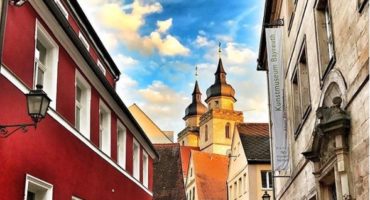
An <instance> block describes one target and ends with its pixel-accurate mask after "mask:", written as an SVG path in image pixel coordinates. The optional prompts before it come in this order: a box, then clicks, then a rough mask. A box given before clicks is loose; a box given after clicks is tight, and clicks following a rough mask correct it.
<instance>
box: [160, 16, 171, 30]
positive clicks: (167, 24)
mask: <svg viewBox="0 0 370 200" xmlns="http://www.w3.org/2000/svg"><path fill="white" fill-rule="evenodd" d="M157 26H158V32H160V33H165V32H167V30H168V29H169V28H171V26H172V18H169V19H167V20H164V21H157Z"/></svg>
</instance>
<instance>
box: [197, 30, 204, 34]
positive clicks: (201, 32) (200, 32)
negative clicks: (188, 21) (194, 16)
mask: <svg viewBox="0 0 370 200" xmlns="http://www.w3.org/2000/svg"><path fill="white" fill-rule="evenodd" d="M198 33H199V35H206V32H205V31H204V30H199V31H198Z"/></svg>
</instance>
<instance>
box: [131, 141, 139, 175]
mask: <svg viewBox="0 0 370 200" xmlns="http://www.w3.org/2000/svg"><path fill="white" fill-rule="evenodd" d="M132 144H133V145H132V150H133V151H132V176H133V177H134V178H135V179H136V180H138V181H139V180H140V144H139V143H138V142H137V141H136V139H135V138H134V139H133V143H132ZM135 146H136V147H137V149H136V151H135Z"/></svg>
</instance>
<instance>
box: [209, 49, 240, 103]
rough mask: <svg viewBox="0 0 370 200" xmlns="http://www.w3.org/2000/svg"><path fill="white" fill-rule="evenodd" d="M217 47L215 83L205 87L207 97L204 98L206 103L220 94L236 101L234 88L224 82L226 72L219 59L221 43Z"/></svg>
mask: <svg viewBox="0 0 370 200" xmlns="http://www.w3.org/2000/svg"><path fill="white" fill-rule="evenodd" d="M218 48H219V49H218V52H219V58H218V65H217V70H216V72H215V83H214V84H213V85H211V87H209V88H208V89H207V98H206V102H207V103H208V101H209V100H210V98H211V97H221V96H226V97H231V98H232V99H234V101H236V99H235V97H234V95H235V90H234V88H233V87H232V86H231V85H229V84H228V83H227V82H226V72H225V69H224V66H223V64H222V59H221V43H219V46H218Z"/></svg>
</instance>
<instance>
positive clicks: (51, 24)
mask: <svg viewBox="0 0 370 200" xmlns="http://www.w3.org/2000/svg"><path fill="white" fill-rule="evenodd" d="M29 2H30V4H31V5H32V7H33V8H34V9H35V10H36V12H37V13H38V14H39V16H40V17H41V18H42V19H43V20H44V22H45V24H46V25H47V26H48V28H49V29H50V30H51V32H52V33H53V34H54V36H55V38H56V39H57V40H58V41H59V42H60V44H61V46H62V47H63V48H64V49H65V50H66V51H67V53H68V54H69V55H70V56H71V58H72V60H73V61H74V62H75V63H76V65H77V66H78V68H79V69H80V71H81V73H82V74H84V75H85V77H86V79H87V81H88V82H89V83H90V85H91V87H93V88H95V89H96V90H97V91H98V93H99V96H100V97H101V98H103V99H104V101H105V102H106V104H107V106H109V108H110V109H111V110H114V112H115V113H116V114H117V117H118V118H119V119H120V121H122V122H128V123H126V124H125V126H126V127H127V129H128V130H130V132H131V133H132V134H133V135H134V137H135V138H136V139H137V140H138V142H139V143H140V144H141V146H142V147H143V148H145V150H146V152H147V153H148V154H149V155H150V157H151V158H155V157H156V155H155V152H154V151H153V149H152V148H151V147H150V145H149V144H147V141H146V140H145V139H144V137H143V136H142V135H141V134H140V131H139V130H138V129H137V128H136V126H135V125H134V123H131V122H130V121H131V120H130V118H129V117H128V114H127V113H124V112H123V110H122V108H120V106H119V105H118V104H117V102H116V101H115V100H114V99H113V97H112V96H111V95H110V94H109V93H108V91H107V90H106V89H105V87H104V86H103V84H102V83H101V82H100V80H99V79H98V78H97V77H96V75H95V74H94V72H93V71H92V69H91V68H90V67H89V66H88V64H87V63H86V61H85V60H84V59H83V58H82V56H81V54H80V52H79V51H78V49H77V48H76V46H75V45H74V44H73V43H72V41H71V40H70V38H69V37H68V36H67V35H66V33H65V31H64V30H63V29H62V28H61V27H60V25H59V23H58V22H57V21H56V19H55V18H54V16H53V15H52V14H51V13H50V11H49V9H48V8H47V7H46V5H45V4H44V3H43V1H29ZM45 11H47V12H45Z"/></svg>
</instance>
